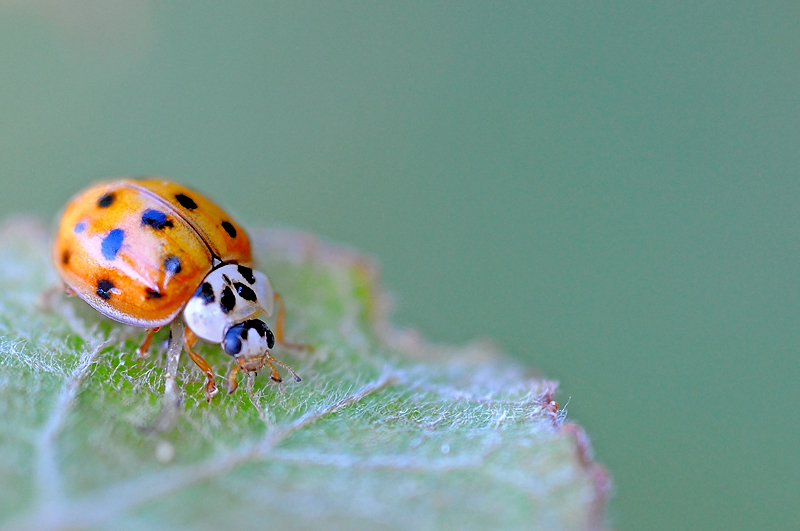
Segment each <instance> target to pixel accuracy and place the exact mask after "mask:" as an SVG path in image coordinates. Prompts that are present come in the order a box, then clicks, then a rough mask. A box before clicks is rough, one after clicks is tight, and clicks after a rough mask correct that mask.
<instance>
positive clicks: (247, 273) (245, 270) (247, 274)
mask: <svg viewBox="0 0 800 531" xmlns="http://www.w3.org/2000/svg"><path fill="white" fill-rule="evenodd" d="M236 267H237V269H238V270H239V274H240V275H242V276H243V277H244V279H245V280H246V281H247V282H249V283H250V284H251V285H252V284H255V283H256V277H255V276H253V270H252V269H250V268H249V267H246V266H243V265H240V266H236Z"/></svg>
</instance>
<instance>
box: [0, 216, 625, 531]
mask: <svg viewBox="0 0 800 531" xmlns="http://www.w3.org/2000/svg"><path fill="white" fill-rule="evenodd" d="M253 242H254V248H255V252H256V254H257V257H258V261H259V267H260V269H261V270H262V271H264V272H266V273H267V274H268V275H269V277H270V279H271V281H272V284H273V286H274V287H275V288H276V289H277V290H278V291H280V292H281V293H282V294H283V296H284V298H285V300H286V305H287V336H288V339H289V340H296V341H303V342H307V343H309V344H311V345H313V346H314V348H315V350H314V351H313V352H312V353H309V352H301V351H300V352H290V351H286V350H281V349H280V348H277V349H276V350H275V351H274V354H275V356H276V357H277V358H278V359H281V360H282V361H285V362H286V363H288V364H289V365H290V366H292V367H294V368H295V369H296V370H297V372H298V373H299V374H300V375H301V376H302V377H303V381H302V382H300V383H295V382H294V381H291V379H289V378H287V379H285V381H284V383H282V384H276V383H274V382H271V381H270V379H269V378H268V377H267V375H265V374H259V375H258V377H256V378H252V377H249V378H247V379H246V380H244V381H243V382H242V385H241V386H240V388H239V390H238V391H237V392H236V393H235V394H233V395H230V396H229V395H227V394H226V393H225V392H224V389H223V390H222V391H223V392H221V393H220V395H218V396H217V397H216V398H215V399H214V400H213V401H212V402H211V403H210V404H209V403H207V402H206V401H205V399H204V396H203V383H204V378H203V375H202V373H200V371H199V370H198V369H197V368H196V367H195V366H194V364H192V363H191V362H190V361H188V360H187V359H185V358H182V359H181V361H180V363H178V364H177V365H174V364H173V365H169V364H168V363H167V358H168V356H167V354H165V352H164V349H163V348H155V349H153V350H154V351H155V352H153V353H152V354H151V356H150V357H149V358H148V359H145V360H138V359H137V358H136V356H135V354H134V351H135V349H136V347H137V346H138V343H139V342H140V341H141V338H142V330H139V329H134V328H130V327H125V326H123V325H119V324H117V323H113V322H110V321H108V320H105V319H103V318H101V317H100V316H99V315H98V314H97V313H96V312H94V311H93V310H91V308H89V307H88V306H87V305H86V304H84V303H83V302H82V301H80V300H79V299H77V298H74V297H73V298H67V297H65V296H63V295H60V294H56V295H55V296H46V294H45V296H43V293H44V292H45V291H46V290H47V289H48V287H52V286H57V277H56V274H55V272H54V270H53V268H52V266H51V264H50V258H49V257H50V251H49V242H48V231H47V230H46V229H45V228H44V226H43V225H42V224H41V222H38V221H36V220H32V219H23V218H18V219H10V220H7V221H6V222H5V223H4V224H2V226H0V284H1V285H0V419H2V422H0V528H3V529H14V530H21V529H31V530H37V531H39V530H47V529H115V530H119V529H124V530H133V529H212V528H214V529H234V528H235V529H264V528H266V527H275V528H281V529H316V528H324V529H360V528H365V529H423V530H424V529H542V530H558V529H601V528H604V525H605V523H604V511H605V504H606V497H607V494H608V490H609V484H610V483H609V479H608V475H607V473H606V472H605V470H604V469H603V468H602V467H601V466H598V465H595V464H593V463H592V462H591V449H590V446H589V442H588V438H587V437H586V435H585V434H584V432H583V431H582V430H581V429H580V428H578V427H577V426H575V425H573V424H570V423H565V417H566V412H565V411H564V410H557V409H556V407H555V404H554V402H552V400H553V394H554V392H555V389H556V384H555V383H554V382H551V381H547V380H543V379H541V378H539V377H536V376H534V375H531V374H527V373H526V371H525V370H523V369H522V368H520V367H519V366H517V365H515V364H513V363H512V362H510V361H508V360H506V359H503V358H502V357H501V356H498V355H497V354H496V353H495V352H494V351H493V350H492V349H491V348H490V347H489V346H487V345H484V344H481V343H473V344H470V345H467V346H464V347H445V346H437V345H430V344H427V343H425V342H423V341H421V340H420V339H419V338H418V337H417V336H416V335H415V334H414V333H413V332H411V331H404V330H398V329H396V328H395V327H393V326H392V325H390V324H388V322H387V320H386V311H387V306H388V305H387V302H386V300H387V297H386V295H385V294H384V293H383V292H382V291H381V287H380V285H379V284H378V281H377V274H376V267H375V265H374V264H373V263H372V262H371V261H370V260H369V259H367V258H365V257H364V256H362V255H360V254H358V253H356V252H354V251H352V250H349V249H346V248H342V247H337V246H334V245H331V244H327V243H322V242H320V241H319V240H317V239H316V238H314V237H312V236H310V235H307V234H303V233H299V232H294V231H287V230H266V231H259V232H256V233H255V234H253ZM176 333H177V332H176ZM166 342H167V331H166V330H165V331H162V332H160V333H159V335H157V336H156V340H155V341H154V345H157V346H158V345H159V344H161V343H166ZM201 353H202V354H203V355H204V356H205V357H206V359H208V360H209V362H210V363H211V364H212V367H213V369H214V371H215V373H216V374H218V377H219V381H220V382H224V379H223V378H222V377H223V375H224V374H225V372H226V371H227V368H228V366H229V362H230V359H229V358H226V356H225V355H224V354H223V353H221V351H220V350H219V348H218V347H215V346H213V345H207V346H205V347H203V348H202V349H201ZM168 365H169V366H170V367H174V369H173V370H174V371H175V378H176V379H175V383H176V386H175V387H174V393H175V394H174V398H176V399H179V400H180V405H179V407H178V409H173V408H171V406H170V404H173V402H171V401H170V396H171V395H170V394H169V392H168V393H167V395H166V398H165V385H166V384H165V381H166V379H165V376H166V374H167V369H166V367H167V366H168ZM166 387H167V388H169V385H166Z"/></svg>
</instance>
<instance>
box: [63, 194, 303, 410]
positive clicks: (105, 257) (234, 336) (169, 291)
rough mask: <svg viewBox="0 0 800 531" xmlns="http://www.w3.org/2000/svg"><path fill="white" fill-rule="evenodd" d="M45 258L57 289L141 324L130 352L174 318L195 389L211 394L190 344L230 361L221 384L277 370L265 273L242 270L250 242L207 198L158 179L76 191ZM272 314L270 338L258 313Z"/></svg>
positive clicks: (210, 380)
mask: <svg viewBox="0 0 800 531" xmlns="http://www.w3.org/2000/svg"><path fill="white" fill-rule="evenodd" d="M53 261H54V263H55V266H56V269H57V270H58V272H59V274H60V275H61V278H62V279H63V280H64V282H65V283H66V285H67V291H68V292H70V293H74V294H77V295H78V296H79V297H80V298H82V299H83V300H84V301H86V302H87V303H88V304H89V305H90V306H91V307H92V308H94V309H95V310H97V311H98V312H100V313H101V314H102V315H104V316H106V317H108V318H110V319H113V320H115V321H118V322H120V323H123V324H126V325H130V326H136V327H140V328H146V329H148V330H147V333H146V334H145V337H144V341H143V342H142V345H141V347H140V348H139V349H138V352H139V355H140V357H143V356H145V355H146V353H147V349H148V347H149V345H150V341H151V340H152V338H153V334H154V333H155V332H156V331H157V330H158V329H159V328H161V327H163V326H166V325H168V324H169V323H171V322H172V321H174V320H175V319H178V318H180V316H181V314H182V316H183V319H184V321H185V323H186V332H185V335H184V340H183V341H184V345H183V346H184V348H185V349H186V352H188V354H189V356H190V357H191V358H192V360H193V361H194V363H195V364H197V366H198V367H199V368H200V370H202V371H203V372H204V373H205V375H206V377H207V382H206V387H205V395H206V399H207V400H209V401H210V400H211V398H213V396H214V395H215V394H216V393H217V386H216V383H215V381H214V375H213V373H212V372H211V367H209V365H208V363H207V362H206V360H204V359H203V358H202V357H201V356H200V355H199V354H197V353H196V352H195V351H194V350H192V347H193V346H194V345H195V343H196V342H197V340H198V339H203V340H205V341H208V342H211V343H218V344H220V345H221V346H222V349H223V350H224V351H225V352H226V353H228V354H229V355H230V356H232V357H233V359H234V360H235V362H236V363H235V364H234V365H233V366H232V367H231V370H230V372H229V373H228V377H227V380H228V389H229V392H230V393H233V392H234V391H235V390H236V388H237V386H238V384H237V381H236V375H237V374H238V372H239V371H240V370H241V371H246V372H249V371H258V370H260V369H262V368H264V367H265V366H266V367H269V369H270V371H271V378H272V379H273V380H275V381H276V382H280V381H281V376H280V374H279V373H278V371H277V370H276V369H275V365H274V364H277V365H280V366H282V367H284V368H285V369H287V370H288V371H289V372H290V373H292V376H294V379H295V380H296V381H298V382H299V381H300V378H299V377H298V376H297V374H296V373H295V372H294V371H293V370H292V369H291V368H290V367H289V366H287V365H286V364H284V363H281V362H280V361H278V360H276V359H275V358H273V357H272V355H271V354H270V349H272V348H273V346H274V345H275V341H276V339H277V341H278V342H280V343H283V322H284V310H283V303H282V299H281V298H280V296H279V295H278V294H277V293H275V292H273V290H272V286H271V285H270V283H269V279H267V277H266V275H264V274H263V273H261V272H259V271H256V270H254V269H253V268H252V264H253V256H252V252H251V250H250V239H249V238H248V237H247V234H246V233H245V231H244V230H243V229H242V227H241V226H240V225H239V224H237V223H236V222H235V221H233V220H232V219H231V217H230V216H229V215H228V214H226V213H225V211H223V210H222V209H221V208H220V207H218V206H217V205H215V204H214V203H213V202H212V201H211V200H209V199H207V198H206V197H203V196H202V195H200V194H199V193H197V192H195V191H193V190H190V189H189V188H187V187H185V186H183V185H181V184H178V183H174V182H170V181H165V180H162V179H143V180H136V179H122V180H119V181H114V182H109V183H98V184H95V185H94V186H92V187H90V188H89V189H87V190H85V191H83V192H81V193H79V194H77V195H76V196H75V197H73V198H72V200H71V201H70V202H69V203H68V204H67V206H66V208H65V209H64V212H63V214H62V216H61V221H60V224H59V228H58V235H57V237H56V240H55V244H54V246H53ZM276 301H277V302H278V305H279V308H278V315H277V320H276V326H275V334H273V333H272V331H271V330H270V329H269V327H268V326H267V324H266V323H265V322H264V321H263V320H261V319H260V316H261V315H263V314H265V315H266V316H270V315H272V311H273V307H274V304H275V302H276Z"/></svg>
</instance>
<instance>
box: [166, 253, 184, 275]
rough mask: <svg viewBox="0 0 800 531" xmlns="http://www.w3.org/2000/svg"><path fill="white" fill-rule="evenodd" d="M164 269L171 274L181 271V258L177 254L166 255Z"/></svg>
mask: <svg viewBox="0 0 800 531" xmlns="http://www.w3.org/2000/svg"><path fill="white" fill-rule="evenodd" d="M164 271H166V272H167V273H170V274H171V275H177V274H178V273H180V272H181V259H180V258H178V257H177V256H168V257H166V258H165V259H164Z"/></svg>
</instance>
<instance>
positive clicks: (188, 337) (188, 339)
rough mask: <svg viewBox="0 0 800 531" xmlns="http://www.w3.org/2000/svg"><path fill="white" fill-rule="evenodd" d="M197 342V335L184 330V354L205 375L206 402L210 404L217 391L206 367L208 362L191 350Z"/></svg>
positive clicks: (212, 377)
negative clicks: (186, 354)
mask: <svg viewBox="0 0 800 531" xmlns="http://www.w3.org/2000/svg"><path fill="white" fill-rule="evenodd" d="M196 342H197V335H195V333H194V332H192V330H191V329H190V328H188V327H187V328H186V333H185V334H184V336H183V346H184V348H185V349H186V352H188V353H189V357H190V358H192V361H193V362H195V364H196V365H197V366H198V367H200V370H201V371H203V372H204V373H205V375H206V378H208V380H207V381H206V400H207V401H209V402H211V399H212V398H214V395H216V394H217V392H218V391H219V390H218V389H217V384H216V382H215V381H214V373H213V372H211V367H210V366H209V365H208V362H207V361H206V360H204V359H203V358H202V357H201V356H200V354H197V353H196V352H195V351H193V350H192V346H194V344H195V343H196Z"/></svg>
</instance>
